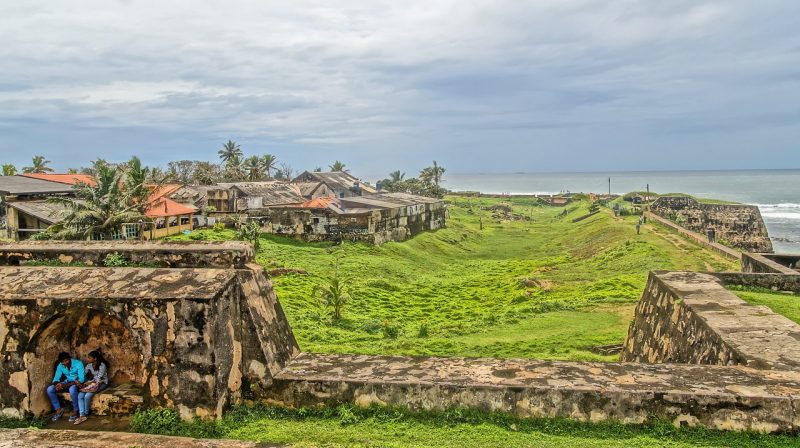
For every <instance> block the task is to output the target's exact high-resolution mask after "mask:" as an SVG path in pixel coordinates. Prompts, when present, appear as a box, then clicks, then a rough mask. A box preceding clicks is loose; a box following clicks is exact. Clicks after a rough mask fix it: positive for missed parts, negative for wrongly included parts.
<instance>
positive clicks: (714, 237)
mask: <svg viewBox="0 0 800 448" xmlns="http://www.w3.org/2000/svg"><path fill="white" fill-rule="evenodd" d="M706 236H708V242H709V243H716V242H717V235H716V232H715V231H714V228H713V227H709V228H708V229H706Z"/></svg>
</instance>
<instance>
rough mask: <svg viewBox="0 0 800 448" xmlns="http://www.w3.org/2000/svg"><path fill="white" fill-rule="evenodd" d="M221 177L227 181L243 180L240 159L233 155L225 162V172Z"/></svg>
mask: <svg viewBox="0 0 800 448" xmlns="http://www.w3.org/2000/svg"><path fill="white" fill-rule="evenodd" d="M223 177H224V178H225V180H227V181H233V182H236V181H240V180H244V178H245V176H244V173H243V172H242V159H241V158H240V157H239V156H237V155H234V156H233V157H231V158H230V159H228V161H227V162H225V172H224V175H223Z"/></svg>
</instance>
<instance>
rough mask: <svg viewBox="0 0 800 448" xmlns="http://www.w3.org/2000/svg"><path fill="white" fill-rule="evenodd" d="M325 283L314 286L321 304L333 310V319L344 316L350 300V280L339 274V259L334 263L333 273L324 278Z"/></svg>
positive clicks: (315, 293) (315, 294)
mask: <svg viewBox="0 0 800 448" xmlns="http://www.w3.org/2000/svg"><path fill="white" fill-rule="evenodd" d="M323 281H324V282H323V283H322V284H320V285H317V286H316V287H315V288H314V296H315V297H316V298H317V300H319V302H320V304H321V305H322V306H323V307H324V308H326V309H330V310H331V317H332V318H333V320H339V319H341V318H342V311H343V310H344V307H345V305H347V302H349V301H350V299H351V296H350V287H349V281H348V280H347V279H346V278H343V277H342V276H340V275H339V261H338V260H337V261H336V263H335V264H334V268H333V274H331V275H330V276H328V277H326V278H324V279H323Z"/></svg>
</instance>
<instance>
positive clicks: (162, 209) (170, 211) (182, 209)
mask: <svg viewBox="0 0 800 448" xmlns="http://www.w3.org/2000/svg"><path fill="white" fill-rule="evenodd" d="M195 211H196V210H195V209H194V208H192V207H187V206H185V205H183V204H179V203H177V202H175V201H173V200H172V199H169V198H159V199H157V200H156V201H154V202H153V203H151V205H150V208H149V209H148V210H147V211H146V212H145V215H146V216H149V217H151V218H163V217H167V216H178V215H194V213H195Z"/></svg>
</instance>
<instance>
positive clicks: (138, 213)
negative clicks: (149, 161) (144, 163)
mask: <svg viewBox="0 0 800 448" xmlns="http://www.w3.org/2000/svg"><path fill="white" fill-rule="evenodd" d="M94 170H95V171H96V172H97V174H96V175H95V183H96V184H95V185H94V186H92V185H89V184H86V183H78V184H77V185H75V187H74V189H75V197H74V198H68V197H53V198H50V199H49V201H50V202H53V203H56V204H61V205H63V206H64V207H65V208H66V209H67V216H66V217H65V218H64V220H63V221H61V222H60V223H57V224H55V225H53V226H52V227H51V229H52V236H53V238H55V239H91V238H93V237H100V238H102V239H106V240H109V239H111V238H112V237H113V235H114V234H115V233H117V232H120V231H122V225H123V224H125V223H135V222H139V221H145V220H147V219H148V218H147V217H146V216H144V214H143V212H142V209H143V206H142V203H141V199H139V198H140V197H141V191H142V189H143V186H142V185H139V184H137V182H138V180H139V179H141V175H142V173H143V172H144V171H145V170H144V168H143V167H139V168H134V170H137V172H135V173H132V174H131V173H130V172H129V174H128V176H124V173H123V172H122V169H121V168H119V167H116V166H111V165H108V164H101V163H98V164H96V165H95V168H94Z"/></svg>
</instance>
